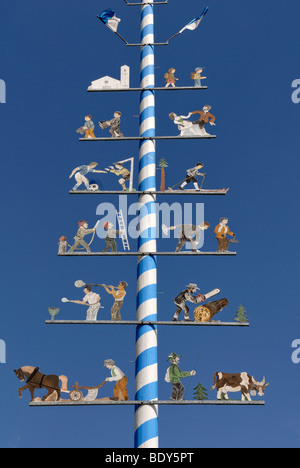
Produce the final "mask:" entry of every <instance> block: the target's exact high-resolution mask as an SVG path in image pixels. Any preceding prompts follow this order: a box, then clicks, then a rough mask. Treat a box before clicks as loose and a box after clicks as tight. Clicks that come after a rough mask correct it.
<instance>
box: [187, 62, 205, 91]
mask: <svg viewBox="0 0 300 468" xmlns="http://www.w3.org/2000/svg"><path fill="white" fill-rule="evenodd" d="M203 70H204V69H203V68H200V67H197V68H196V69H195V72H194V73H192V74H191V79H192V80H194V82H195V86H194V87H195V88H201V87H202V83H201V80H206V76H202V75H201V73H202V72H203Z"/></svg>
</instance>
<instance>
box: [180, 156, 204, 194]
mask: <svg viewBox="0 0 300 468" xmlns="http://www.w3.org/2000/svg"><path fill="white" fill-rule="evenodd" d="M202 168H203V164H202V163H198V164H196V166H195V167H192V168H191V169H188V170H187V174H186V179H185V181H184V182H183V183H182V184H181V186H180V190H184V187H185V186H186V185H188V184H190V183H191V182H193V184H194V187H195V189H196V190H197V192H200V190H201V189H200V187H199V185H198V180H197V177H198V176H201V177H203V178H204V177H205V176H206V174H202V173H201V172H199V171H201V169H202Z"/></svg>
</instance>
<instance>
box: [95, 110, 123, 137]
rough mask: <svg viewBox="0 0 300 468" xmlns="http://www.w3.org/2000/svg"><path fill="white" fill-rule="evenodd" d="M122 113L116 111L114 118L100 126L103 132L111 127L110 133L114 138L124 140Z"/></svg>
mask: <svg viewBox="0 0 300 468" xmlns="http://www.w3.org/2000/svg"><path fill="white" fill-rule="evenodd" d="M121 117H122V112H119V111H116V112H115V113H114V118H113V119H111V120H107V121H104V122H99V126H100V128H101V129H102V130H105V129H106V128H109V127H110V130H109V133H110V134H111V137H112V138H124V135H123V133H122V132H121V130H120V126H121Z"/></svg>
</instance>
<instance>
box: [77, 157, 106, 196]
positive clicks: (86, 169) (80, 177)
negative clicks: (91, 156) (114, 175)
mask: <svg viewBox="0 0 300 468" xmlns="http://www.w3.org/2000/svg"><path fill="white" fill-rule="evenodd" d="M97 166H98V163H96V162H91V163H90V164H89V165H88V166H79V167H76V169H74V170H73V172H72V174H71V175H70V177H69V178H70V179H72V177H73V176H74V175H75V180H76V182H77V183H76V185H75V186H74V187H73V189H72V190H73V191H76V190H77V189H78V188H79V187H80V185H82V184H84V185H85V187H86V189H87V190H90V183H89V181H88V179H87V178H86V177H85V176H86V175H87V174H89V173H90V172H93V173H97V174H106V171H96V169H95V167H97Z"/></svg>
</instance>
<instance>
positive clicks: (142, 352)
mask: <svg viewBox="0 0 300 468" xmlns="http://www.w3.org/2000/svg"><path fill="white" fill-rule="evenodd" d="M153 44H154V5H153V0H143V5H142V20H141V89H142V91H141V103H140V137H146V138H147V139H146V140H144V141H142V142H141V144H140V154H139V190H140V191H142V192H155V191H156V151H155V141H154V140H153V139H151V138H153V137H155V92H154V90H153V89H151V90H146V89H145V88H154V86H155V68H154V45H153ZM139 209H140V224H139V243H138V247H139V254H140V256H139V261H138V284H137V294H138V296H137V321H139V322H141V321H154V322H156V321H157V265H156V257H155V256H154V255H151V253H153V254H154V253H155V252H156V251H157V249H156V200H155V195H153V193H149V194H143V195H142V196H141V197H140V198H139ZM144 252H147V255H143V253H144ZM135 388H136V398H135V399H136V401H147V402H151V401H157V400H158V356H157V326H155V325H153V326H152V325H141V326H138V327H137V333H136V382H135ZM135 447H136V448H157V447H158V408H157V406H155V405H153V404H152V405H151V404H150V405H149V404H144V405H141V406H137V407H136V412H135Z"/></svg>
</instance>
